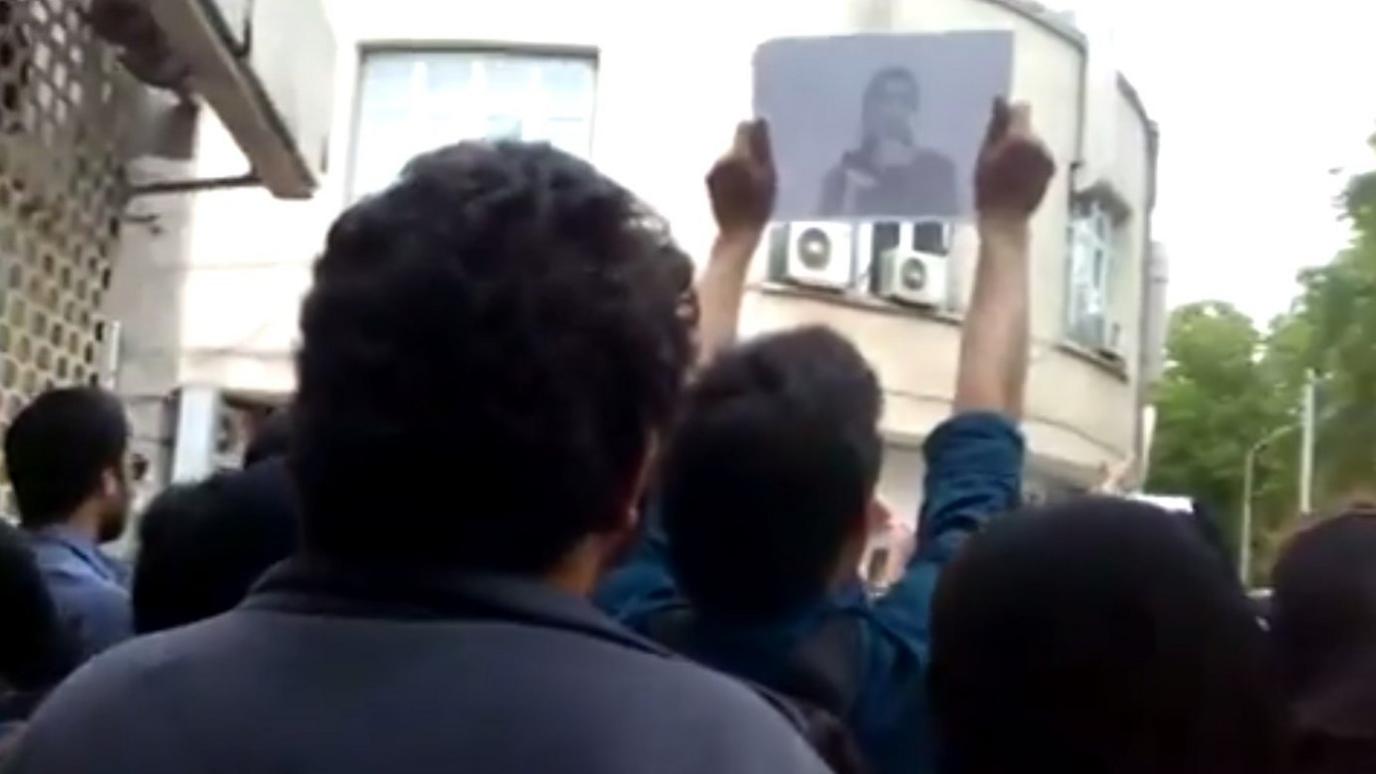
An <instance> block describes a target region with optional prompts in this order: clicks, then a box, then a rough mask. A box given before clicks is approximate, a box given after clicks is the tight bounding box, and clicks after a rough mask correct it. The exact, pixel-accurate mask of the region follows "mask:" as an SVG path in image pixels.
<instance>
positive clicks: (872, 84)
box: [864, 65, 921, 105]
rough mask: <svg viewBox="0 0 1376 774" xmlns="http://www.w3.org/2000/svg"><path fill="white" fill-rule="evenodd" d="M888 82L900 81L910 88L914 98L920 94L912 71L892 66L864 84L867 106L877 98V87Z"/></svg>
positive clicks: (871, 77)
mask: <svg viewBox="0 0 1376 774" xmlns="http://www.w3.org/2000/svg"><path fill="white" fill-rule="evenodd" d="M889 81H902V82H903V84H904V85H905V86H909V87H911V88H912V90H913V95H914V96H917V95H919V94H920V93H921V88H920V87H919V86H918V83H917V76H916V75H913V71H912V70H909V69H908V68H906V67H900V66H897V65H894V66H890V67H885V68H883V69H881V70H879V71H877V72H875V74H874V75H872V76H870V79H869V82H868V83H866V84H865V97H864V101H865V104H866V105H868V104H869V103H870V102H871V101H872V100H873V99H874V98H875V97H876V96H878V95H879V87H880V86H882V85H884V84H885V83H886V82H889Z"/></svg>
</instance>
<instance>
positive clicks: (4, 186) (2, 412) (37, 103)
mask: <svg viewBox="0 0 1376 774" xmlns="http://www.w3.org/2000/svg"><path fill="white" fill-rule="evenodd" d="M88 10H89V3H88V2H85V1H84V0H0V429H3V427H4V426H6V425H8V423H9V422H10V421H11V420H12V419H14V417H15V415H16V414H18V413H19V411H20V410H21V409H22V408H23V407H24V405H25V404H26V403H27V402H28V401H29V400H31V399H33V397H34V396H35V395H37V394H38V393H39V392H42V391H44V390H47V389H50V388H52V387H56V386H68V385H75V384H109V383H110V382H111V380H112V379H113V377H114V373H113V371H112V369H111V360H110V358H109V355H110V353H111V347H112V346H113V340H114V338H115V336H116V334H115V330H116V328H115V327H114V326H112V325H110V322H109V320H108V319H107V317H106V316H105V314H104V313H103V312H104V310H105V309H106V308H107V307H108V301H109V298H108V291H109V288H110V284H111V281H112V277H113V271H114V268H115V259H116V257H117V255H118V252H119V244H120V239H121V235H122V233H123V229H124V219H123V214H124V211H125V206H126V203H127V202H128V200H129V197H130V194H131V189H130V187H129V185H128V178H127V176H126V169H127V163H128V161H129V157H130V155H131V152H130V140H131V137H132V132H131V131H130V130H131V126H132V125H133V124H134V123H135V118H136V116H137V114H138V113H139V112H140V111H139V105H140V104H141V100H142V97H143V93H144V90H143V88H142V87H141V86H140V85H139V84H137V83H136V82H135V81H134V80H133V79H132V78H131V77H129V76H128V74H127V73H126V72H125V70H124V68H123V67H122V66H121V65H120V64H119V62H118V61H117V52H116V51H115V50H114V49H112V48H111V47H110V46H108V45H106V44H105V43H103V42H102V41H100V40H99V39H98V38H97V37H96V35H95V34H94V32H93V31H92V30H91V28H90V26H89V25H88V24H87V12H88ZM0 470H3V466H0ZM0 484H3V481H0ZM5 489H7V488H6V487H3V486H0V490H5ZM11 505H12V503H10V502H9V495H8V492H7V491H0V514H11V513H12V508H11V507H10V506H11Z"/></svg>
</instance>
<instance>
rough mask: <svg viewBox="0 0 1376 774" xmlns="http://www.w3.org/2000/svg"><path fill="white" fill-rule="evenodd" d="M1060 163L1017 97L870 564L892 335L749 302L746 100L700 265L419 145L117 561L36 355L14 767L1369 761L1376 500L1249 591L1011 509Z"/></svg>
mask: <svg viewBox="0 0 1376 774" xmlns="http://www.w3.org/2000/svg"><path fill="white" fill-rule="evenodd" d="M1055 171H1056V166H1055V164H1054V163H1053V160H1052V159H1051V157H1050V155H1049V153H1048V152H1047V150H1046V148H1045V146H1044V145H1043V144H1042V143H1041V142H1040V140H1039V139H1038V138H1037V136H1036V135H1035V133H1034V131H1033V128H1032V121H1031V115H1030V111H1029V109H1028V108H1027V107H1026V106H1011V105H1008V104H1006V103H1003V102H1000V103H998V104H997V105H996V106H995V109H994V112H993V115H992V118H991V121H990V126H989V130H988V134H987V137H986V138H985V140H984V144H983V148H982V151H981V153H980V156H979V159H978V162H977V172H976V179H975V181H974V188H975V192H976V204H977V212H978V215H977V222H976V226H977V232H978V235H979V255H978V265H977V268H976V272H975V282H974V288H973V293H972V298H971V301H970V305H969V308H968V311H967V313H966V315H965V324H964V326H963V329H962V334H961V336H962V340H961V347H960V352H959V362H958V367H957V381H956V385H955V393H954V405H953V411H952V415H951V416H950V417H949V418H948V419H947V420H946V421H944V422H943V423H942V424H940V425H939V426H938V427H937V428H935V429H934V431H933V432H932V433H931V434H930V436H929V437H928V438H927V439H926V442H925V444H924V456H925V468H924V470H925V473H924V476H925V480H924V502H923V505H922V508H921V513H920V518H919V525H920V532H919V535H918V539H917V545H916V549H915V551H914V553H913V555H912V556H911V558H910V559H909V561H908V563H907V567H906V572H905V573H904V575H903V577H902V578H901V580H899V581H898V582H897V583H895V584H894V585H893V586H892V587H890V588H888V589H887V590H886V591H885V592H884V593H883V594H882V595H880V596H877V597H873V596H871V595H870V594H868V593H866V590H865V589H864V588H863V586H862V585H861V583H860V582H859V579H858V576H857V566H858V564H859V562H860V558H861V555H862V552H863V551H864V548H865V545H866V541H867V539H868V537H869V535H870V534H871V533H872V527H873V525H875V524H877V523H881V522H883V521H884V520H885V519H886V518H887V514H886V513H885V512H884V508H883V506H882V505H881V504H880V501H879V500H878V498H877V496H876V487H877V483H878V478H879V470H880V466H881V456H882V448H883V444H882V442H881V437H880V430H879V421H880V416H881V413H882V409H883V406H882V392H881V389H880V382H879V379H878V377H877V376H876V374H875V372H874V370H873V369H872V368H871V366H870V365H869V364H868V363H867V361H866V360H865V358H864V356H863V355H862V354H861V352H860V351H859V350H858V349H857V347H856V346H855V344H853V343H852V342H851V341H849V340H847V339H846V338H845V337H844V336H842V335H840V334H839V333H837V332H835V331H833V330H830V329H827V328H823V327H804V328H800V329H797V330H786V331H780V332H777V333H772V334H769V335H766V336H762V337H759V338H756V339H754V340H750V341H745V342H740V343H738V342H736V341H735V331H736V327H737V318H738V316H739V312H740V306H741V300H742V297H743V294H744V288H745V279H746V272H747V269H748V265H749V262H750V259H751V256H752V255H753V253H754V252H755V251H756V248H757V247H758V245H759V243H760V240H761V236H762V233H763V231H764V229H765V227H766V225H767V223H768V221H769V219H770V215H771V211H772V206H773V200H774V193H775V185H776V184H775V175H774V170H773V163H772V160H771V153H770V148H769V138H768V132H767V128H766V127H765V126H764V125H763V124H761V123H759V122H751V123H746V124H742V125H741V126H740V127H739V129H738V131H737V135H736V137H735V141H734V143H733V144H732V147H731V148H730V150H729V152H728V153H727V154H726V155H725V156H724V157H723V158H722V159H721V160H720V161H719V162H718V163H717V164H716V165H715V166H714V167H713V169H712V170H711V172H710V174H709V175H708V179H707V184H708V193H709V198H710V201H711V204H712V207H713V211H714V214H715V216H716V220H717V223H718V226H719V235H718V238H717V240H716V242H715V243H714V245H713V248H712V252H711V255H710V256H709V257H708V259H707V260H706V261H705V265H704V267H703V270H702V272H701V274H700V276H699V277H698V278H697V281H696V283H695V282H694V280H693V274H694V272H693V267H692V263H691V261H690V260H689V258H688V257H687V256H686V255H685V254H684V253H683V252H682V251H681V250H680V249H679V248H678V247H677V246H676V245H675V243H674V242H673V241H672V239H671V238H670V236H669V232H668V230H667V227H666V225H665V224H664V223H663V222H661V221H660V219H659V218H658V217H657V216H656V215H655V214H654V213H653V212H651V211H650V210H649V209H648V208H647V207H646V206H645V205H644V204H642V203H641V202H640V201H639V200H638V199H636V198H635V197H634V196H633V195H632V194H631V193H630V192H628V191H627V190H626V189H624V188H622V187H621V186H619V185H618V184H617V183H615V182H613V181H612V180H610V179H608V178H606V177H605V176H603V175H601V174H599V173H598V172H597V171H596V170H595V169H594V168H593V167H592V166H590V165H588V164H587V163H585V162H583V161H580V160H577V159H575V158H573V157H570V156H568V155H566V154H564V153H561V152H559V151H557V150H553V149H551V148H549V147H548V146H542V145H529V144H520V143H510V142H502V143H485V142H465V143H460V144H457V145H453V146H450V147H445V148H441V149H439V150H436V151H433V152H430V153H426V154H424V155H421V156H419V157H417V158H416V159H414V160H413V161H412V162H411V163H410V164H409V165H408V166H407V167H406V168H405V170H404V171H403V172H402V173H401V175H400V177H399V178H398V179H397V180H396V182H395V183H393V184H392V185H391V186H390V187H389V188H387V189H386V190H384V191H382V192H381V193H378V194H376V195H374V196H370V197H368V198H365V199H363V200H362V201H360V202H359V203H357V204H355V205H354V206H352V207H351V208H349V209H348V210H347V211H346V212H344V213H343V214H342V215H341V216H340V217H339V218H338V220H337V221H336V222H335V223H334V225H333V227H332V228H331V229H330V232H329V234H328V237H327V240H326V246H325V249H324V252H323V255H322V257H321V258H320V259H319V261H318V263H317V264H316V267H315V274H314V283H313V286H312V288H311V289H310V292H309V294H308V295H307V297H306V299H305V301H304V304H303V306H302V310H301V334H302V336H301V346H300V351H299V354H298V361H297V372H298V382H297V392H296V394H295V396H294V398H293V400H292V403H291V406H290V408H289V409H288V410H287V411H286V412H284V413H283V414H282V415H280V416H279V417H278V418H277V419H276V420H275V422H274V423H273V426H272V428H271V430H270V432H267V433H265V434H264V435H263V436H262V437H261V438H260V439H259V441H258V444H257V446H256V447H255V448H254V449H253V450H251V452H250V454H249V455H248V458H247V459H246V460H245V462H246V464H245V467H244V468H243V469H242V470H239V471H236V472H232V473H224V474H220V475H217V476H215V477H213V478H211V479H209V480H207V481H203V482H199V483H194V484H187V485H179V486H174V487H172V488H170V489H168V490H166V491H164V492H163V493H162V494H160V495H159V496H158V497H157V498H156V499H155V500H154V501H153V502H152V503H151V504H150V505H149V507H148V508H147V509H146V511H145V513H143V514H142V515H141V518H140V519H139V524H138V529H137V533H138V540H137V558H136V562H135V563H134V566H133V569H132V572H131V571H129V570H128V569H126V567H125V566H124V565H123V564H122V563H120V562H118V561H115V560H114V559H112V558H110V557H109V556H107V555H106V554H105V553H103V552H102V550H101V548H100V544H101V543H102V542H104V541H107V540H109V539H111V538H113V537H116V536H118V535H119V534H120V533H121V532H122V531H123V530H124V528H125V526H126V521H127V520H128V515H129V510H130V506H129V503H130V496H129V482H128V476H127V474H126V471H125V466H126V457H127V452H128V443H129V427H128V424H127V421H126V419H125V417H124V413H123V411H122V410H121V408H120V404H119V401H118V400H117V399H116V398H115V397H114V396H112V395H110V394H107V393H105V392H102V391H100V390H98V389H94V388H80V389H59V390H55V391H52V392H49V393H46V394H44V395H42V396H39V397H38V398H37V399H35V400H34V401H32V402H31V403H30V404H29V405H28V406H27V407H25V409H24V410H23V411H22V412H21V414H20V415H19V416H18V417H16V419H15V420H14V422H13V423H12V424H11V426H10V427H9V429H8V431H7V434H6V437H5V444H4V445H5V461H6V464H7V466H8V472H9V478H10V481H11V483H12V485H13V488H14V494H15V498H16V501H17V506H18V511H19V517H20V526H19V527H18V528H15V527H11V526H8V525H7V524H5V523H4V522H3V521H0V614H3V618H4V620H3V626H2V627H0V767H3V770H4V771H7V772H19V773H22V774H37V773H39V772H43V773H48V772H63V773H66V772H96V771H100V772H128V773H130V774H134V773H138V774H160V773H162V772H168V773H171V772H186V771H211V770H213V771H227V772H240V771H242V772H288V771H290V772H308V771H309V772H331V773H332V774H338V773H340V772H364V771H389V772H411V771H439V770H464V771H474V772H517V771H548V772H568V773H570V774H581V773H583V772H630V771H656V772H689V771H693V772H698V771H711V772H715V773H716V774H733V773H734V772H742V773H744V772H759V771H778V772H816V773H818V774H820V773H821V772H826V771H835V772H840V773H841V774H851V772H874V773H875V774H900V773H903V774H927V773H929V772H931V773H936V772H941V773H942V774H945V773H947V772H950V773H952V774H1001V773H1006V774H1014V772H1042V771H1056V772H1083V773H1084V774H1100V773H1102V774H1190V773H1196V774H1228V773H1229V772H1234V773H1236V774H1243V773H1244V772H1246V773H1248V774H1261V773H1264V772H1276V773H1277V774H1279V773H1280V772H1304V773H1310V772H1312V773H1314V774H1318V773H1319V772H1356V771H1372V770H1376V634H1374V633H1376V561H1373V558H1374V557H1376V511H1371V510H1363V509H1361V508H1356V509H1354V510H1353V511H1352V512H1351V513H1348V514H1345V515H1343V516H1341V517H1340V518H1336V519H1333V520H1331V521H1328V522H1324V523H1322V524H1321V525H1320V526H1317V527H1314V528H1312V529H1310V530H1308V531H1306V532H1304V533H1303V534H1301V535H1299V536H1298V537H1297V538H1296V539H1295V540H1294V541H1293V544H1292V545H1291V546H1290V547H1289V548H1288V549H1287V551H1286V552H1285V553H1284V555H1283V557H1282V558H1281V560H1280V563H1279V566H1278V567H1277V570H1276V576H1275V592H1274V599H1273V604H1272V608H1271V610H1270V611H1269V613H1268V614H1267V615H1266V616H1262V615H1259V614H1258V612H1257V609H1256V607H1255V606H1254V605H1253V604H1252V602H1251V601H1250V600H1249V599H1248V596H1247V594H1246V589H1245V588H1244V587H1243V586H1242V584H1241V583H1239V582H1238V581H1237V580H1236V578H1235V575H1234V574H1233V572H1232V571H1231V568H1230V567H1229V566H1228V562H1227V561H1226V559H1225V558H1224V557H1222V556H1221V555H1220V553H1219V552H1218V550H1217V549H1216V546H1215V545H1214V544H1213V543H1212V542H1211V540H1210V537H1209V534H1208V530H1207V529H1205V528H1204V527H1205V526H1207V525H1201V524H1200V523H1199V522H1198V520H1197V519H1196V518H1195V517H1194V516H1192V515H1189V514H1178V513H1171V512H1167V511H1164V510H1161V509H1158V508H1155V507H1153V506H1150V505H1145V504H1140V503H1133V502H1128V501H1125V500H1116V499H1110V498H1104V497H1093V498H1084V499H1078V500H1071V501H1067V502H1062V503H1057V504H1054V505H1050V506H1044V507H1036V508H1024V507H1022V506H1021V504H1020V492H1021V488H1022V486H1021V485H1022V481H1021V476H1022V469H1023V465H1024V458H1025V442H1024V439H1023V435H1022V433H1021V431H1020V429H1019V420H1020V415H1021V412H1022V409H1023V392H1024V386H1025V382H1026V378H1027V370H1028V316H1029V311H1028V307H1029V247H1030V241H1031V238H1032V237H1031V232H1030V228H1029V221H1030V219H1031V217H1032V215H1033V214H1034V212H1035V211H1036V210H1037V209H1038V207H1039V206H1040V204H1041V202H1042V199H1043V198H1044V196H1045V194H1046V191H1047V188H1048V184H1049V182H1050V181H1051V179H1052V177H1053V175H1054V174H1055ZM912 356H913V357H914V358H922V357H924V356H925V353H923V352H913V353H912ZM916 474H917V472H916V471H915V472H914V475H916Z"/></svg>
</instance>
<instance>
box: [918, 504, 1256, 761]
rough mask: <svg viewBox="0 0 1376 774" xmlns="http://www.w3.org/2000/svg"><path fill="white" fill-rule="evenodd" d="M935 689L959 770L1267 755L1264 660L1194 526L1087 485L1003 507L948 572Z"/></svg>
mask: <svg viewBox="0 0 1376 774" xmlns="http://www.w3.org/2000/svg"><path fill="white" fill-rule="evenodd" d="M931 626H932V650H931V668H930V672H929V677H928V680H929V691H930V694H931V701H932V712H933V718H934V721H935V724H936V729H937V732H938V736H939V745H938V747H939V749H940V750H941V751H942V754H943V756H945V758H946V760H944V761H943V766H942V768H943V770H944V771H949V772H952V774H970V773H975V772H978V773H979V774H1000V772H1013V771H1069V772H1144V773H1146V774H1152V773H1155V772H1201V773H1202V772H1211V773H1212V772H1218V773H1219V774H1243V773H1244V772H1246V773H1247V774H1251V773H1252V772H1266V771H1273V770H1275V768H1276V766H1277V764H1278V762H1279V761H1278V756H1279V753H1280V745H1281V736H1282V733H1283V731H1282V717H1281V710H1280V705H1279V701H1278V698H1279V697H1278V692H1277V683H1276V676H1275V673H1274V666H1273V664H1272V663H1271V661H1270V658H1269V651H1268V648H1267V646H1266V642H1265V639H1264V632H1263V631H1262V628H1261V625H1260V622H1259V621H1258V620H1257V618H1256V616H1255V614H1254V612H1253V609H1252V606H1251V604H1250V602H1249V601H1248V599H1247V597H1246V595H1245V593H1244V592H1243V589H1242V587H1241V585H1240V584H1239V583H1237V581H1236V580H1235V579H1234V578H1233V577H1232V576H1231V574H1230V573H1229V572H1228V569H1227V568H1226V567H1225V566H1224V564H1223V563H1222V562H1220V561H1219V560H1218V557H1217V555H1216V554H1215V553H1214V550H1213V549H1212V548H1211V547H1210V546H1209V545H1208V544H1207V543H1206V542H1205V540H1204V539H1203V538H1202V537H1201V536H1200V534H1199V531H1198V529H1197V527H1195V526H1194V525H1192V524H1190V523H1189V522H1187V521H1185V520H1183V519H1180V518H1177V517H1176V516H1175V515H1174V514H1171V513H1168V512H1166V511H1164V510H1162V509H1160V508H1157V507H1155V506H1151V505H1147V504H1143V503H1135V502H1130V501H1126V500H1116V499H1108V498H1084V499H1079V500H1074V501H1071V502H1067V503H1063V504H1057V505H1053V506H1049V507H1045V508H1040V509H1031V510H1029V511H1025V512H1021V513H1015V514H1012V515H1009V516H1005V517H1003V518H1001V519H998V520H995V521H994V522H993V523H991V524H990V525H989V526H988V527H986V528H985V530H984V531H983V532H982V533H981V534H979V535H977V536H975V537H974V538H973V539H972V540H971V541H970V542H969V543H968V544H967V545H966V546H965V547H964V548H963V549H962V550H961V552H960V553H959V554H958V555H957V556H956V558H955V560H954V561H953V562H952V563H951V565H949V566H948V567H947V568H946V569H945V571H944V572H943V573H942V575H941V578H940V580H939V582H938V584H937V592H936V596H935V598H934V600H933V614H932V622H931Z"/></svg>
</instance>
